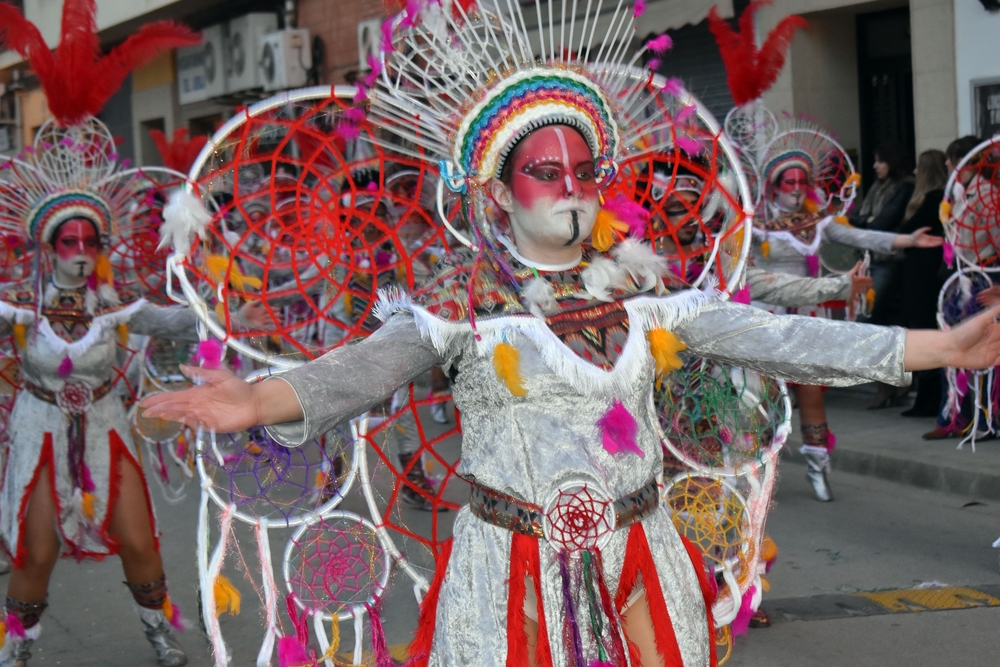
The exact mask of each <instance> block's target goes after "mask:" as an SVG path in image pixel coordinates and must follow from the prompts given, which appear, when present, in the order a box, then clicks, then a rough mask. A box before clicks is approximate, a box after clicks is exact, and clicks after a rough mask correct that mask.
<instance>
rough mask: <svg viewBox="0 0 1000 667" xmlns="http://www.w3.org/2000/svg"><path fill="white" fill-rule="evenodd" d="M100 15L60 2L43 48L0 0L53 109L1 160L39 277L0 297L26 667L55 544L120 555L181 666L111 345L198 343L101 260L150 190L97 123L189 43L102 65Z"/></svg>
mask: <svg viewBox="0 0 1000 667" xmlns="http://www.w3.org/2000/svg"><path fill="white" fill-rule="evenodd" d="M95 16H96V7H95V5H94V2H93V1H92V0H89V1H88V0H67V2H66V4H65V5H64V8H63V32H62V36H61V40H60V43H59V46H58V47H57V48H56V50H55V52H54V53H52V52H50V51H49V50H48V47H47V46H46V45H45V41H44V39H43V38H42V36H41V34H40V33H39V31H38V30H37V28H36V27H35V26H34V25H32V24H31V23H29V22H27V21H26V20H25V19H24V18H23V17H22V16H21V15H20V14H19V13H18V12H17V11H16V10H15V9H13V8H12V7H10V6H8V5H5V4H3V5H0V25H3V26H4V32H5V35H4V36H5V40H6V44H7V45H8V46H9V47H11V48H13V49H15V50H16V51H18V52H19V53H20V54H21V55H22V56H24V57H25V58H27V59H29V60H30V62H31V65H32V69H33V70H34V71H35V73H36V75H37V76H38V77H39V79H40V80H41V83H42V87H43V89H44V91H45V94H46V97H47V99H48V104H49V108H50V110H51V111H52V113H53V114H54V116H55V118H54V119H52V120H49V121H46V122H45V123H44V124H43V125H42V127H41V128H40V129H39V131H38V133H37V135H36V139H35V142H34V145H33V146H31V147H29V148H26V149H25V151H24V152H23V153H22V154H21V155H19V156H18V157H15V158H2V162H0V229H2V230H3V234H4V235H5V237H8V238H18V239H20V240H21V243H23V244H24V245H25V246H26V247H30V248H32V249H34V257H33V264H32V266H33V267H34V275H33V276H31V277H30V278H28V279H27V280H24V281H22V282H18V283H8V284H5V285H3V286H2V291H0V328H2V329H3V330H4V331H6V332H7V334H5V335H9V334H10V333H11V332H12V333H13V336H14V339H15V340H16V345H17V352H18V356H19V360H20V371H21V377H22V380H23V390H22V391H20V392H19V393H18V395H17V398H16V401H15V404H14V409H13V412H12V414H11V418H10V423H9V427H8V436H9V439H10V446H9V451H8V455H7V460H6V466H5V468H4V474H3V487H2V491H0V537H2V540H3V546H4V548H5V549H6V550H7V551H8V552H9V554H10V556H11V558H12V561H13V572H12V573H11V577H10V582H9V584H8V589H7V599H6V604H5V608H6V615H5V619H4V620H5V623H4V625H5V628H6V632H5V637H4V643H3V647H2V649H0V665H3V666H4V667H6V666H8V665H16V666H17V667H24V666H25V665H26V663H27V661H28V658H29V657H30V656H31V653H30V648H31V646H32V643H33V642H34V641H36V640H37V639H38V637H39V635H40V633H41V625H40V623H39V620H40V618H41V616H42V613H43V612H44V611H45V609H46V607H47V606H48V604H47V602H46V598H47V591H48V584H49V577H50V575H51V573H52V569H53V567H54V566H55V563H56V560H57V559H58V557H59V555H60V551H62V552H63V554H64V555H67V556H72V557H74V558H77V559H78V560H82V559H85V558H94V559H102V558H104V557H106V556H108V555H110V554H118V555H119V556H120V557H121V560H122V567H123V569H124V571H125V579H126V582H125V583H126V585H127V586H128V588H129V590H130V591H131V593H132V596H133V598H134V600H135V603H136V611H137V612H138V615H139V617H140V619H141V622H142V629H143V632H144V633H145V635H146V638H147V639H148V640H149V642H150V644H152V646H153V649H154V650H155V652H156V656H157V661H158V663H159V664H160V665H163V666H164V667H168V666H176V665H183V664H185V663H186V662H187V658H186V656H185V654H184V651H183V649H182V648H181V646H180V644H179V643H178V641H177V640H176V639H175V638H174V636H173V635H172V633H171V623H175V624H178V625H179V623H180V616H179V612H178V611H177V610H176V608H175V607H173V606H172V605H171V603H170V598H169V595H168V593H167V584H166V578H165V575H164V572H163V563H162V560H161V558H160V553H159V545H158V532H157V530H156V527H155V523H154V519H153V510H152V505H151V501H150V497H149V491H148V488H147V486H146V482H145V479H144V477H143V473H142V469H141V467H140V465H139V463H138V460H137V453H136V450H135V445H134V444H133V442H132V438H131V430H130V427H129V422H128V419H127V418H126V414H125V410H124V408H123V405H122V402H121V399H120V398H119V396H118V395H117V392H113V391H112V388H113V381H114V379H115V375H116V371H115V364H116V355H117V350H118V345H119V341H126V340H127V339H128V335H129V333H130V332H133V333H136V334H146V335H157V336H165V337H168V338H171V339H174V340H197V338H198V336H197V327H196V323H197V318H196V317H195V315H194V314H193V313H192V312H190V311H189V310H188V309H185V308H161V307H157V306H154V305H152V304H149V303H147V302H146V301H145V299H142V298H138V297H137V295H135V294H132V293H130V292H129V291H128V290H125V289H119V288H117V287H116V285H115V281H114V274H113V271H112V268H111V265H110V262H109V259H108V256H107V253H108V251H109V249H110V248H111V247H114V244H115V243H116V242H117V241H119V240H121V239H122V238H127V236H128V235H129V234H131V233H133V232H135V233H145V232H146V231H148V230H147V228H146V227H147V221H144V220H136V219H133V217H132V216H133V214H134V212H135V211H134V210H133V209H134V208H135V206H134V205H135V204H136V202H137V201H138V200H141V198H142V197H144V196H145V195H146V191H147V189H148V187H149V186H150V183H151V181H150V180H149V179H147V178H146V177H145V176H144V175H143V172H142V170H123V169H122V167H121V166H120V165H119V164H118V163H117V155H116V154H115V152H114V151H115V141H114V138H113V137H112V136H111V133H110V131H109V130H108V128H107V127H106V126H105V125H104V124H103V123H101V122H100V121H99V120H97V119H96V118H94V117H93V114H95V113H97V112H99V111H100V109H101V107H102V106H103V105H104V103H105V102H106V101H107V99H108V97H110V96H111V95H112V94H113V93H114V92H115V90H116V89H117V88H118V86H119V85H120V84H121V82H122V80H123V79H124V78H125V77H126V76H127V75H128V72H129V71H130V70H131V69H132V68H134V67H137V66H140V65H142V64H143V63H145V62H148V61H149V60H150V59H152V58H153V57H155V56H156V55H157V54H158V53H160V52H162V51H164V50H167V49H170V48H174V47H177V46H182V45H190V44H195V43H198V41H199V36H198V35H197V34H195V33H193V32H192V31H190V30H189V29H187V28H184V27H182V26H179V25H175V24H171V23H156V24H152V25H148V26H145V27H144V28H142V29H140V30H139V31H138V32H137V33H136V34H135V35H133V36H132V37H130V38H129V39H128V40H126V41H125V42H124V43H123V44H122V45H121V46H119V47H117V48H116V49H115V50H114V51H112V52H111V53H110V54H108V55H107V56H104V57H101V55H100V42H99V40H98V38H97V27H96V20H95ZM84 81H85V82H87V83H86V85H84V86H81V85H80V82H84ZM139 208H141V207H139ZM122 344H124V343H122Z"/></svg>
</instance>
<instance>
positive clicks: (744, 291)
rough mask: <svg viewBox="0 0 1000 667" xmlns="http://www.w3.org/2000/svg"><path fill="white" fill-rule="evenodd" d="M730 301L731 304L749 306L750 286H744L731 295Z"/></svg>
mask: <svg viewBox="0 0 1000 667" xmlns="http://www.w3.org/2000/svg"><path fill="white" fill-rule="evenodd" d="M730 300H731V301H732V302H733V303H745V304H747V305H750V286H749V285H744V286H743V287H742V288H740V290H739V291H737V292H735V293H734V294H733V296H732V298H731V299H730Z"/></svg>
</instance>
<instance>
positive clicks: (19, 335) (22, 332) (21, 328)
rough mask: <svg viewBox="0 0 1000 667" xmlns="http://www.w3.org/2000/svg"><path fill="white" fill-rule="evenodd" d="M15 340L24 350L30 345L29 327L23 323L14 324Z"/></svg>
mask: <svg viewBox="0 0 1000 667" xmlns="http://www.w3.org/2000/svg"><path fill="white" fill-rule="evenodd" d="M14 341H15V342H16V343H17V346H18V347H19V348H21V349H22V350H23V349H24V348H25V347H27V345H28V327H26V326H25V325H23V324H15V325H14Z"/></svg>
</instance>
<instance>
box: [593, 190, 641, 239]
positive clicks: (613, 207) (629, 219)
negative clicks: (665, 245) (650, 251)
mask: <svg viewBox="0 0 1000 667" xmlns="http://www.w3.org/2000/svg"><path fill="white" fill-rule="evenodd" d="M602 208H603V209H604V210H605V211H607V212H608V213H610V214H611V215H613V216H614V217H615V218H617V219H619V220H621V221H622V222H624V223H625V224H627V225H628V233H629V234H630V235H631V236H635V237H639V238H641V237H643V236H645V235H646V225H647V224H648V223H649V211H647V210H646V209H644V208H643V207H642V205H641V204H637V203H636V202H634V201H633V200H631V199H629V198H628V197H623V196H622V195H618V196H617V197H615V198H614V199H611V200H608V201H606V202H604V206H603V207H602Z"/></svg>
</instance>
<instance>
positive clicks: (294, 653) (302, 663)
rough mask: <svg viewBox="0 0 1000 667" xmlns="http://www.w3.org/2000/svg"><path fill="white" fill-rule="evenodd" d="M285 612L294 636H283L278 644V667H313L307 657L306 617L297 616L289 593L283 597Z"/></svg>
mask: <svg viewBox="0 0 1000 667" xmlns="http://www.w3.org/2000/svg"><path fill="white" fill-rule="evenodd" d="M285 610H286V611H287V612H288V617H289V618H290V619H292V627H294V628H295V635H294V636H293V635H285V636H284V637H282V638H281V640H280V641H279V642H278V665H279V667H313V665H314V664H315V663H316V661H315V660H314V659H313V658H312V656H310V655H309V651H308V649H307V648H306V646H307V645H308V644H309V629H308V628H307V627H306V615H305V614H304V613H303V614H299V611H298V608H297V607H296V606H295V598H293V597H292V594H291V593H289V594H288V595H286V596H285Z"/></svg>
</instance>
